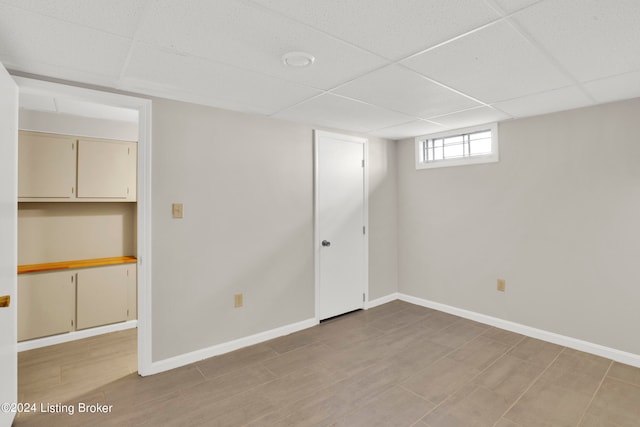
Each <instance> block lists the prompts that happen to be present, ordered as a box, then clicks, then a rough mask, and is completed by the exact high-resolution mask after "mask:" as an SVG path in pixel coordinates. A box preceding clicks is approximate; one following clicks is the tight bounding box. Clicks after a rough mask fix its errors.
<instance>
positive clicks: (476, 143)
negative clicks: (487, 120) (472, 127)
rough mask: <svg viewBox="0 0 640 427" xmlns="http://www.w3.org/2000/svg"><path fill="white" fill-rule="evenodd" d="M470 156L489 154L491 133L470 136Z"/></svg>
mask: <svg viewBox="0 0 640 427" xmlns="http://www.w3.org/2000/svg"><path fill="white" fill-rule="evenodd" d="M469 145H470V149H471V155H472V156H477V155H482V154H491V131H486V132H478V133H474V134H472V135H470V143H469Z"/></svg>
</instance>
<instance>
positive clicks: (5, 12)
mask: <svg viewBox="0 0 640 427" xmlns="http://www.w3.org/2000/svg"><path fill="white" fill-rule="evenodd" d="M129 46H130V40H129V39H127V38H124V37H120V36H116V35H112V34H107V33H105V32H102V31H97V30H94V29H91V28H87V27H84V26H80V25H75V24H70V23H68V22H63V21H60V20H58V19H53V18H48V17H46V16H42V15H39V14H36V13H32V12H28V11H24V10H22V9H17V8H13V7H10V6H6V5H3V4H0V52H1V53H2V55H0V60H3V61H5V62H7V63H8V64H7V66H8V67H11V68H14V69H21V70H25V71H28V72H32V73H36V72H38V71H36V69H38V67H40V68H43V67H42V65H43V64H46V65H49V66H51V67H50V68H51V69H52V70H57V71H56V73H55V74H46V75H49V76H51V77H61V78H69V75H68V74H67V72H68V73H69V74H75V73H73V71H79V72H80V73H81V74H83V75H87V74H95V75H99V76H105V77H106V76H108V77H110V78H111V82H113V80H115V78H117V76H118V75H119V74H120V70H121V68H122V65H123V64H124V62H125V59H126V57H127V53H128V51H129ZM44 68H47V67H44ZM81 81H86V80H81ZM89 83H97V82H95V81H89ZM99 83H103V82H102V81H101V82H99Z"/></svg>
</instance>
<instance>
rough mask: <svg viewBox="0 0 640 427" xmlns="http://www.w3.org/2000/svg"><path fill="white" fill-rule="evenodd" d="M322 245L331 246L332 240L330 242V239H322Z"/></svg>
mask: <svg viewBox="0 0 640 427" xmlns="http://www.w3.org/2000/svg"><path fill="white" fill-rule="evenodd" d="M322 246H327V247H329V246H331V242H330V241H328V240H323V241H322Z"/></svg>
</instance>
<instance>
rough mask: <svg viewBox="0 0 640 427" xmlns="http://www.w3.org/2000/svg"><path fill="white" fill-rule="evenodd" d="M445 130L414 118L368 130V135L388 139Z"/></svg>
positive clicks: (411, 136)
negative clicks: (413, 119)
mask: <svg viewBox="0 0 640 427" xmlns="http://www.w3.org/2000/svg"><path fill="white" fill-rule="evenodd" d="M443 130H445V128H444V127H443V126H440V125H437V124H435V123H431V122H428V121H425V120H415V121H413V122H409V123H403V124H401V125H397V126H390V127H386V128H384V129H378V130H375V131H373V132H369V134H370V135H373V136H379V137H381V138H389V139H404V138H413V137H414V136H420V135H427V134H430V133H436V132H441V131H443Z"/></svg>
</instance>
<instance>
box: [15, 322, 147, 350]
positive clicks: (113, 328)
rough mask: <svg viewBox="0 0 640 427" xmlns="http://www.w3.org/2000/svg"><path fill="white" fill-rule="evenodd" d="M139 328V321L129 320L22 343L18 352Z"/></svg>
mask: <svg viewBox="0 0 640 427" xmlns="http://www.w3.org/2000/svg"><path fill="white" fill-rule="evenodd" d="M137 326H138V321H137V320H129V321H128V322H121V323H114V324H113V325H106V326H98V327H96V328H91V329H84V330H82V331H73V332H68V333H66V334H60V335H53V336H50V337H44V338H36V339H34V340H29V341H22V342H19V343H18V352H20V351H26V350H33V349H34V348H40V347H47V346H50V345H56V344H62V343H65V342H69V341H76V340H81V339H83V338H89V337H93V336H96V335H102V334H108V333H109V332H117V331H124V330H125V329H133V328H135V327H137Z"/></svg>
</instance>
